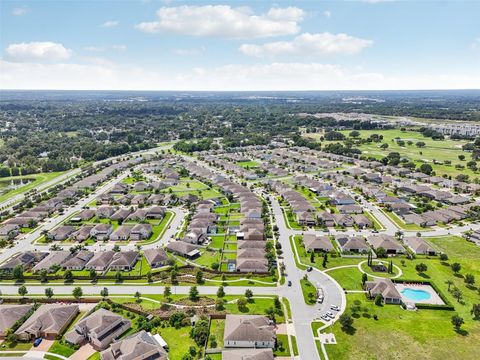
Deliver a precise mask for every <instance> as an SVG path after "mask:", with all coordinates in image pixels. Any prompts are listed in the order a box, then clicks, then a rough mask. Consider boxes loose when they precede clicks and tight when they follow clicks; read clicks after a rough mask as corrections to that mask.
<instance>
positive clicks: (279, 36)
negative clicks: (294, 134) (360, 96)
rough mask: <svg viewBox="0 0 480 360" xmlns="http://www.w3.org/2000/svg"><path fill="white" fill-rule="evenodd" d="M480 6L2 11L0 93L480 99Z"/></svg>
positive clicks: (129, 6)
mask: <svg viewBox="0 0 480 360" xmlns="http://www.w3.org/2000/svg"><path fill="white" fill-rule="evenodd" d="M479 18H480V0H469V1H461V0H450V1H434V0H423V1H417V0H410V1H408V0H404V1H400V0H351V1H342V0H336V1H313V0H310V1H298V0H297V1H284V0H277V1H274V2H270V1H259V0H257V1H180V0H116V1H101V0H97V1H93V0H90V1H88V0H87V1H85V0H82V1H80V0H63V1H43V0H36V1H21V0H0V88H1V89H61V90H62V89H77V90H394V89H479V88H480V20H479Z"/></svg>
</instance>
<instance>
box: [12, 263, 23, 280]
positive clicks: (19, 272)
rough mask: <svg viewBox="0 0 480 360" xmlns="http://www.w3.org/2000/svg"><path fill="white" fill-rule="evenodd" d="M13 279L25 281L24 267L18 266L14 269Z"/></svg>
mask: <svg viewBox="0 0 480 360" xmlns="http://www.w3.org/2000/svg"><path fill="white" fill-rule="evenodd" d="M13 278H14V279H15V280H17V281H21V280H23V266H22V265H17V266H15V267H14V268H13Z"/></svg>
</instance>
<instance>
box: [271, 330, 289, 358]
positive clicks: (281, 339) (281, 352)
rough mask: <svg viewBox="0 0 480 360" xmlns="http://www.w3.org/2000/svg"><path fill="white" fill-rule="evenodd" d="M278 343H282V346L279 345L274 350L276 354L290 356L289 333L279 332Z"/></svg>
mask: <svg viewBox="0 0 480 360" xmlns="http://www.w3.org/2000/svg"><path fill="white" fill-rule="evenodd" d="M277 343H281V345H282V347H281V348H280V347H277V349H276V350H275V351H274V354H275V356H290V347H289V346H288V335H285V334H277Z"/></svg>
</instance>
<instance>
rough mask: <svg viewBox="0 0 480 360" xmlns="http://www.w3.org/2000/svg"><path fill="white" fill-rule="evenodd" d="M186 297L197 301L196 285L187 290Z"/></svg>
mask: <svg viewBox="0 0 480 360" xmlns="http://www.w3.org/2000/svg"><path fill="white" fill-rule="evenodd" d="M188 298H189V299H190V300H191V301H197V300H198V299H199V292H198V289H197V287H196V286H192V287H191V288H190V291H189V292H188Z"/></svg>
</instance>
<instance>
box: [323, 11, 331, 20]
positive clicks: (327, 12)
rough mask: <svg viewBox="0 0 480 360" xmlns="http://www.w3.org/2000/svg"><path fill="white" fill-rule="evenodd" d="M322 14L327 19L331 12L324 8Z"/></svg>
mask: <svg viewBox="0 0 480 360" xmlns="http://www.w3.org/2000/svg"><path fill="white" fill-rule="evenodd" d="M323 16H325V17H326V18H327V19H329V18H331V17H332V12H331V11H330V10H325V11H324V12H323Z"/></svg>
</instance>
